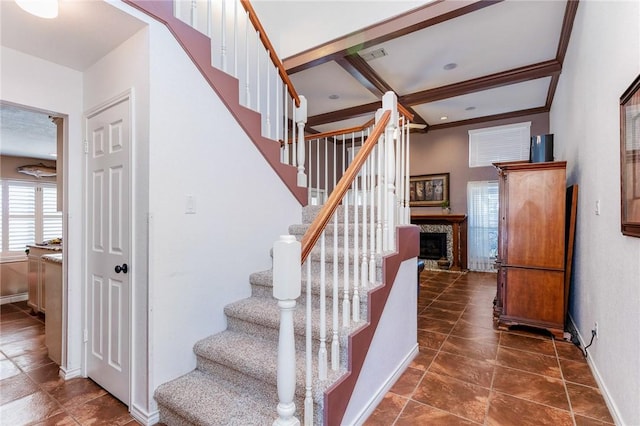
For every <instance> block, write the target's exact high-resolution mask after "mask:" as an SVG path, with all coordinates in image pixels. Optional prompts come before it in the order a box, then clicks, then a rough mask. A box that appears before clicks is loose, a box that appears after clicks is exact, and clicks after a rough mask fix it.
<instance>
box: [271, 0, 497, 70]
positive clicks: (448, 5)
mask: <svg viewBox="0 0 640 426" xmlns="http://www.w3.org/2000/svg"><path fill="white" fill-rule="evenodd" d="M500 1H502V0H461V1H455V2H450V1H443V0H437V1H434V2H432V3H429V4H426V5H424V6H423V7H420V8H417V9H414V10H411V11H409V12H406V13H403V14H401V15H399V16H396V17H394V18H391V19H388V20H386V21H383V22H381V23H378V24H375V25H371V26H369V27H366V28H364V29H362V30H359V31H354V32H353V33H351V34H347V35H346V36H344V37H340V38H337V39H335V40H332V41H329V42H327V43H324V44H322V45H320V46H318V47H315V48H313V49H309V50H306V51H304V52H301V53H299V54H297V55H293V56H291V57H289V58H286V59H285V60H284V61H283V62H284V66H285V68H286V69H287V71H288V72H289V75H291V74H294V73H297V72H300V71H304V70H305V69H308V68H311V67H314V66H316V65H319V64H323V63H325V62H329V61H333V60H336V59H337V58H343V57H345V56H348V55H349V52H350V50H351V49H352V48H353V47H354V46H359V47H360V49H364V48H366V47H369V46H371V45H374V44H379V43H383V42H385V41H389V40H392V39H394V38H397V37H401V36H403V35H406V34H409V33H412V32H414V31H419V30H422V29H424V28H428V27H430V26H433V25H436V24H439V23H441V22H444V21H448V20H449V19H454V18H457V17H459V16H463V15H466V14H467V13H471V12H475V11H476V10H480V9H483V8H485V7H488V6H491V5H492V4H495V3H499V2H500Z"/></svg>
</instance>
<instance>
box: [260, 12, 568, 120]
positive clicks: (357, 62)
mask: <svg viewBox="0 0 640 426" xmlns="http://www.w3.org/2000/svg"><path fill="white" fill-rule="evenodd" d="M287 3H289V2H287V1H277V0H270V1H265V2H260V1H258V2H256V3H255V8H256V11H257V12H258V15H259V16H260V15H261V14H262V15H264V16H265V20H266V22H265V23H264V25H265V28H267V30H269V28H272V31H274V30H273V28H274V27H275V25H276V24H273V23H272V21H276V20H275V19H274V18H273V16H274V15H276V14H275V13H274V12H275V10H277V9H278V8H279V7H280V12H281V13H280V15H277V16H280V17H281V16H283V14H285V15H284V16H287V15H286V11H287V8H286V5H287ZM304 3H305V4H306V5H307V7H306V9H305V12H306V13H307V15H306V16H304V17H302V16H288V18H287V19H291V20H294V21H295V20H306V22H309V21H311V20H313V19H314V16H320V17H324V15H322V14H321V13H320V10H324V9H326V8H330V7H333V8H334V12H335V13H337V14H342V13H346V11H345V9H344V8H342V7H341V5H342V2H335V1H334V2H332V1H328V2H319V1H315V2H314V1H311V2H304ZM347 3H349V2H347ZM351 3H358V4H359V6H360V7H361V8H375V7H376V5H378V4H379V3H380V2H377V1H361V2H351ZM382 3H385V4H387V3H388V2H382ZM577 6H578V2H577V1H565V0H553V1H526V0H507V1H448V0H445V1H434V2H429V3H426V4H421V5H419V6H417V7H414V8H412V9H410V10H408V11H405V12H403V13H400V14H398V15H396V16H393V17H391V18H388V19H386V20H383V21H381V22H377V23H376V24H373V25H369V26H367V27H365V28H360V29H357V30H354V31H353V32H351V33H349V34H346V35H342V36H340V37H336V38H334V39H332V40H330V41H327V42H324V43H322V44H321V45H319V46H313V47H310V48H308V49H306V50H304V51H302V52H300V53H295V54H292V55H291V56H289V57H287V58H286V59H285V60H284V65H285V67H286V68H287V69H288V72H289V74H290V76H291V79H292V81H293V83H294V85H295V87H296V90H297V91H298V92H299V93H300V94H303V95H304V96H305V97H307V99H308V105H309V116H310V117H309V120H308V123H307V124H308V126H309V127H311V128H312V129H313V130H315V131H328V130H333V129H335V128H337V127H349V126H353V125H357V124H362V123H364V122H366V121H367V120H368V119H370V118H371V117H372V116H373V113H374V111H375V109H376V108H377V107H378V105H379V100H380V98H381V95H382V94H383V93H384V92H386V91H388V90H392V91H394V92H395V93H396V94H397V95H398V99H399V102H400V103H402V104H403V105H404V106H405V107H408V108H410V109H411V110H412V111H413V112H414V113H415V122H417V123H422V124H426V125H427V127H426V129H427V130H428V129H437V128H443V127H451V126H456V125H462V124H470V123H474V122H482V121H489V120H494V119H501V118H506V117H510V116H519V115H527V114H531V113H538V112H544V111H548V110H549V108H550V106H551V103H552V101H553V95H554V92H555V87H556V85H557V81H558V76H559V74H560V72H561V70H562V61H563V59H564V53H565V51H566V48H567V44H568V42H569V36H570V33H571V28H572V24H573V19H574V17H575V13H576V10H577ZM314 8H317V13H314ZM323 8H324V9H323ZM293 10H294V11H295V10H296V9H293ZM261 19H263V18H262V17H261ZM272 24H273V26H270V25H272ZM277 25H280V23H277ZM326 25H327V26H329V25H331V23H330V21H326ZM296 31H299V27H298V28H296ZM270 32H271V31H268V33H270ZM277 34H278V39H279V40H282V39H285V40H286V39H289V38H292V37H295V34H293V33H289V30H288V28H287V26H286V25H285V26H281V27H280V28H279V29H278V33H277ZM285 50H286V49H285ZM336 120H341V122H340V123H338V124H336V123H335V121H336Z"/></svg>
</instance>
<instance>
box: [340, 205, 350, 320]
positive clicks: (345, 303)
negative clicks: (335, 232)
mask: <svg viewBox="0 0 640 426" xmlns="http://www.w3.org/2000/svg"><path fill="white" fill-rule="evenodd" d="M342 207H343V211H344V214H343V220H342V222H343V224H344V225H343V226H344V237H343V238H344V253H343V265H342V269H343V272H344V279H343V283H342V285H343V288H342V291H343V296H342V326H343V327H349V324H350V323H351V302H350V301H349V197H348V196H345V197H344V198H343V199H342Z"/></svg>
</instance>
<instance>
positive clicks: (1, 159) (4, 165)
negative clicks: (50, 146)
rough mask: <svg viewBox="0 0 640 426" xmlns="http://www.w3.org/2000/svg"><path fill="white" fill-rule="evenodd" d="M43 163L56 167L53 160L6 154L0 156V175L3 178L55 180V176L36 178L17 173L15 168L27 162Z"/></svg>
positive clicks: (40, 180)
mask: <svg viewBox="0 0 640 426" xmlns="http://www.w3.org/2000/svg"><path fill="white" fill-rule="evenodd" d="M40 163H42V164H44V165H46V166H49V167H53V168H55V167H56V162H55V161H49V160H41V159H39V158H28V157H11V156H7V155H2V156H0V177H2V178H4V179H20V180H33V181H39V182H55V181H56V178H55V177H43V178H40V179H38V178H36V177H35V176H30V175H25V174H24V173H18V171H17V170H16V169H17V168H18V167H20V166H26V165H28V164H40Z"/></svg>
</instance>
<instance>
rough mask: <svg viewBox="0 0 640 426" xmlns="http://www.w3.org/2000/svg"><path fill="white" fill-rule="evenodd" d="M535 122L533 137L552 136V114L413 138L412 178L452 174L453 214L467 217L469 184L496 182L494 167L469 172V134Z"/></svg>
mask: <svg viewBox="0 0 640 426" xmlns="http://www.w3.org/2000/svg"><path fill="white" fill-rule="evenodd" d="M527 121H531V135H532V136H533V135H541V134H547V133H549V114H548V113H542V114H535V115H527V116H523V117H518V118H515V119H508V120H496V121H490V122H486V123H481V124H475V125H469V126H459V127H452V128H449V129H442V130H433V131H429V132H427V133H426V134H424V133H412V134H411V165H410V172H411V175H412V176H415V175H426V174H434V173H438V174H439V173H449V174H450V175H449V195H450V199H451V212H452V213H457V214H466V213H467V182H469V181H478V180H496V179H497V175H496V171H495V169H494V168H493V167H474V168H471V169H470V168H469V130H473V129H482V128H485V127H493V126H502V125H505V124H512V123H522V122H527ZM411 212H412V213H434V214H439V213H440V212H441V208H440V207H413V208H412V209H411Z"/></svg>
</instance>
